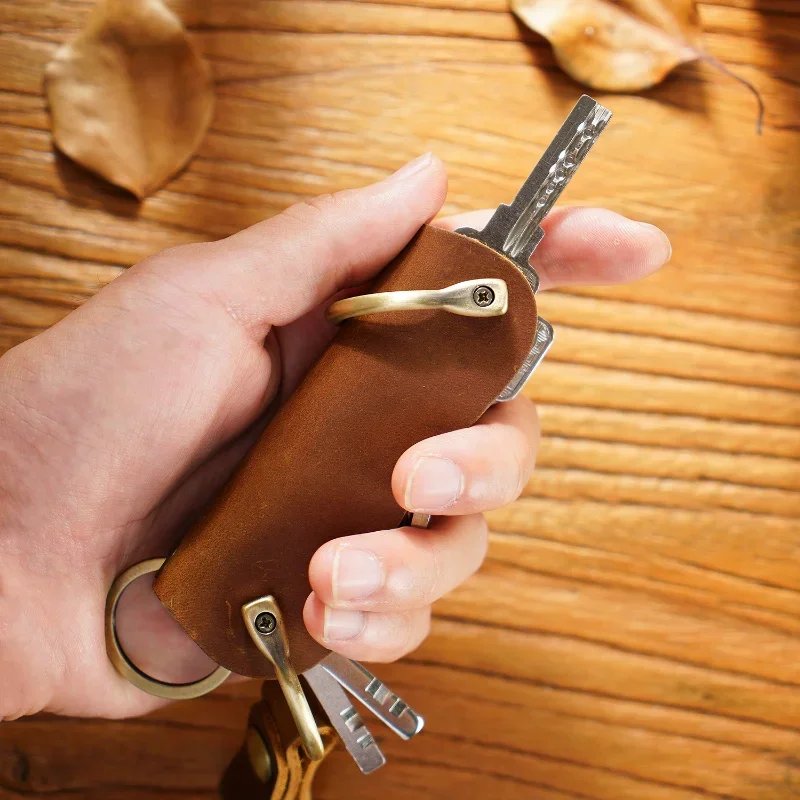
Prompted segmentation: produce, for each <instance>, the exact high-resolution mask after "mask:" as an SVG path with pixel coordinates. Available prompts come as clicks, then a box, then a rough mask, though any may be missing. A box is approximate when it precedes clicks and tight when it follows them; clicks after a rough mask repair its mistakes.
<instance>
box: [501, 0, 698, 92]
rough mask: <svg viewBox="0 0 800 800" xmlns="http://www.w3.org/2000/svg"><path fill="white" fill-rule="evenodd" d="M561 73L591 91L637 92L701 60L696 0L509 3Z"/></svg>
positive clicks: (537, 0)
mask: <svg viewBox="0 0 800 800" xmlns="http://www.w3.org/2000/svg"><path fill="white" fill-rule="evenodd" d="M512 8H513V9H514V11H515V13H516V14H517V15H518V16H519V18H520V19H521V20H522V21H523V22H524V23H525V24H526V25H528V26H529V27H530V28H532V29H533V30H534V31H536V32H537V33H539V34H541V35H542V36H544V37H545V38H546V39H547V40H548V41H549V42H550V44H552V45H553V51H554V53H555V57H556V60H557V61H558V63H559V64H560V66H561V68H562V69H563V70H564V71H565V72H566V73H567V74H568V75H570V76H571V77H573V78H574V79H575V80H577V81H580V82H581V83H583V84H586V85H587V86H591V87H592V88H594V89H601V90H606V91H614V92H620V91H635V90H637V89H646V88H648V87H650V86H653V85H654V84H656V83H658V82H659V81H661V80H662V79H663V78H664V77H665V76H666V75H667V73H668V72H669V71H670V70H672V69H674V68H675V67H677V66H678V64H683V63H685V62H687V61H693V60H694V59H696V58H700V57H701V51H700V49H699V38H700V34H701V28H700V22H699V19H698V16H697V8H696V4H695V2H694V0H619V1H618V2H615V0H512Z"/></svg>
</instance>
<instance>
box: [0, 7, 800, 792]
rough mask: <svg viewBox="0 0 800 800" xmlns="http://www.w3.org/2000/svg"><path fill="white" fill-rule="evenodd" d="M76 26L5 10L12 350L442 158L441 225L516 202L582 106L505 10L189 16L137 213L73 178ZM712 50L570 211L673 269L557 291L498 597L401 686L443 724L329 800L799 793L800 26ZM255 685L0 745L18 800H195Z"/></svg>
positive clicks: (6, 329) (3, 241)
mask: <svg viewBox="0 0 800 800" xmlns="http://www.w3.org/2000/svg"><path fill="white" fill-rule="evenodd" d="M90 5H91V3H90V2H89V1H88V0H40V1H39V2H35V3H34V2H30V0H3V2H0V32H1V33H0V90H2V94H1V95H0V181H1V182H2V183H1V184H0V187H1V188H0V214H1V215H2V216H1V217H0V341H1V343H2V347H3V348H7V347H10V346H11V345H13V344H14V343H16V342H19V341H21V340H22V339H24V338H26V337H28V336H31V335H33V334H35V333H36V332H37V331H39V330H41V329H42V328H44V327H46V326H48V325H50V324H52V323H53V322H55V321H56V320H58V319H59V318H60V317H61V316H62V315H64V314H65V313H67V312H68V311H69V310H70V309H71V308H73V307H74V306H75V305H77V304H79V303H80V302H81V301H83V300H84V299H85V298H86V297H87V296H89V295H91V294H92V293H93V292H95V291H97V290H98V289H99V288H100V287H101V286H102V285H103V284H104V283H106V282H107V281H109V280H110V279H112V278H113V277H114V276H115V275H117V274H118V273H119V271H120V270H121V269H123V268H124V267H125V266H127V265H130V264H132V263H133V262H135V261H137V260H138V259H140V258H142V257H144V256H146V255H148V254H149V253H152V252H154V251H156V250H159V249H161V248H163V247H166V246H169V245H174V244H177V243H182V242H192V241H198V240H203V239H207V238H214V237H220V236H224V235H226V234H229V233H231V232H233V231H235V230H238V229H240V228H242V227H244V226H246V225H249V224H251V223H253V222H255V221H257V220H260V219H262V218H264V217H266V216H269V215H271V214H274V213H276V212H278V211H279V210H280V209H282V208H284V207H285V206H286V205H288V204H289V203H291V202H293V201H294V200H296V199H298V198H300V197H305V196H309V195H314V194H317V193H320V192H329V191H334V190H336V189H341V188H344V187H349V186H357V185H359V184H363V183H365V182H367V181H371V180H373V179H375V178H379V177H381V176H383V175H386V174H387V173H388V172H389V171H390V170H392V169H394V168H396V167H398V166H399V165H400V164H401V163H403V162H404V161H405V160H407V159H409V158H411V157H412V156H415V155H417V154H419V153H421V152H423V151H425V150H427V149H432V150H434V151H436V152H437V153H438V154H439V155H440V156H441V157H442V158H443V159H444V160H445V162H446V163H447V164H448V166H449V169H450V176H451V183H450V193H449V196H448V200H447V206H446V208H445V211H446V212H456V211H461V210H466V209H471V208H475V207H483V206H494V205H496V204H497V203H499V202H502V201H507V200H509V199H510V198H511V197H512V195H513V193H514V191H515V189H516V187H517V186H518V184H519V181H520V179H521V178H522V177H523V175H524V174H526V173H527V170H528V169H529V167H530V166H531V165H532V163H533V161H534V160H535V159H536V158H537V157H538V155H539V153H540V151H541V150H542V149H543V147H544V145H545V144H546V143H547V142H548V141H549V138H550V136H551V135H552V133H553V132H554V130H555V129H556V127H557V126H558V124H559V123H560V121H561V119H562V118H563V116H564V115H565V113H566V112H567V110H568V109H569V108H570V107H571V105H572V103H573V102H574V101H575V99H576V97H577V95H578V94H579V93H580V87H578V86H577V85H576V84H574V83H573V82H571V81H570V80H569V79H568V78H566V77H565V76H564V75H563V74H562V73H561V72H560V71H559V70H558V68H557V67H556V65H555V62H554V59H553V56H552V54H551V51H550V49H549V47H548V45H547V44H546V43H545V42H544V41H543V40H541V39H539V38H538V37H537V36H535V35H533V34H531V33H529V32H528V31H526V30H525V29H524V28H523V27H522V26H520V25H519V24H518V23H517V22H515V20H514V18H513V17H512V16H511V15H510V14H509V13H508V12H507V10H506V3H505V0H380V1H379V0H374V1H373V2H363V3H360V2H349V1H348V0H341V1H340V0H328V1H325V0H316V1H315V0H294V1H293V2H289V1H288V0H286V1H285V2H268V0H180V1H179V2H175V4H174V7H175V8H176V10H177V11H178V13H179V14H180V15H181V17H182V19H184V21H185V22H186V24H187V25H188V26H189V27H190V29H191V30H192V31H193V34H194V36H195V39H196V41H197V43H198V44H199V46H200V47H201V48H202V49H203V51H204V52H205V54H206V55H207V57H208V59H209V60H210V61H211V63H212V65H213V68H214V71H215V74H216V78H217V80H218V104H217V110H216V117H215V121H214V124H213V128H212V130H211V132H210V133H209V134H208V136H207V137H206V140H205V142H204V143H203V146H202V148H201V150H200V152H199V154H198V155H197V157H196V158H195V159H194V160H193V161H192V162H191V164H190V166H189V168H188V169H187V170H186V171H185V172H183V173H182V174H181V175H180V176H179V177H177V178H176V179H175V180H173V181H172V182H171V183H170V184H169V185H168V186H167V187H166V188H164V189H163V190H161V191H159V192H158V193H157V194H155V195H154V196H153V197H151V198H149V199H148V200H147V201H145V202H144V203H142V204H138V203H136V202H134V200H132V199H131V198H130V197H128V196H126V195H124V194H123V193H122V192H120V191H117V190H115V189H113V188H110V187H108V186H105V185H104V184H103V183H102V182H100V181H99V180H96V179H94V178H93V177H91V176H90V175H88V174H86V173H85V172H83V171H82V170H81V169H80V168H78V167H76V166H75V165H73V164H71V163H70V162H69V161H67V160H66V159H64V158H62V157H60V156H58V155H56V154H54V152H53V150H52V145H51V140H50V135H49V119H48V115H47V111H46V107H45V102H44V99H43V96H42V90H41V80H42V69H43V66H44V64H45V63H46V62H47V61H48V59H49V58H50V57H51V55H52V53H53V51H54V50H55V49H56V47H57V45H58V43H60V42H62V41H63V40H65V39H67V38H68V37H69V36H71V35H73V33H74V32H75V31H76V30H77V29H78V28H79V27H80V25H81V23H82V21H83V19H84V17H85V15H86V13H87V11H88V9H89V7H90ZM700 10H701V14H702V20H703V24H704V27H705V30H706V37H705V41H706V45H707V47H708V50H709V52H710V53H712V54H713V55H714V56H716V57H718V58H720V59H722V60H724V61H725V62H726V63H727V64H729V65H730V66H731V67H733V68H734V69H735V70H736V71H737V72H738V73H739V74H740V75H742V76H744V77H746V78H747V79H748V80H750V81H752V82H753V83H754V84H755V85H756V86H758V88H759V89H760V91H761V92H762V94H763V96H764V99H765V101H766V104H767V115H766V124H765V129H764V134H763V135H762V136H761V137H759V136H757V135H756V133H755V110H754V104H753V102H752V99H751V97H750V96H749V95H748V94H747V93H746V92H745V91H744V90H743V89H742V88H741V87H740V86H738V85H737V84H736V83H734V82H733V81H731V80H729V79H727V78H726V77H724V76H723V75H721V74H719V73H716V72H714V71H712V70H711V69H709V68H707V67H699V66H688V67H685V68H682V69H681V70H679V71H678V72H677V73H676V74H675V75H674V76H673V77H672V78H670V79H669V80H668V81H667V82H666V83H665V84H663V85H662V86H660V87H659V88H657V89H655V90H653V91H650V92H647V93H644V94H642V95H641V96H636V97H634V96H600V97H599V99H600V100H601V101H602V102H604V103H606V104H607V105H609V106H611V107H612V109H613V110H614V112H615V118H614V122H613V123H612V125H611V126H610V127H609V129H608V131H607V132H606V133H605V134H604V136H603V138H602V140H601V142H600V144H599V145H598V146H597V148H596V150H595V151H594V153H593V154H592V156H591V157H590V158H589V160H588V161H587V162H586V164H585V166H584V167H583V168H582V169H581V173H580V176H579V179H578V180H576V181H575V182H574V184H573V185H572V186H571V187H570V189H569V191H568V193H567V197H566V200H567V202H570V203H580V204H597V205H604V206H608V207H610V208H613V209H615V210H617V211H620V212H622V213H623V214H627V215H629V216H631V217H634V218H636V219H642V220H646V221H649V222H652V223H655V224H657V225H660V226H661V227H662V228H664V229H665V230H666V231H667V232H668V233H669V235H670V237H671V238H672V242H673V244H674V256H673V259H672V262H671V264H670V265H669V266H668V267H667V268H666V269H664V270H663V271H662V272H660V273H659V274H658V275H656V276H654V277H652V278H650V279H648V280H646V281H643V282H641V283H637V284H635V285H631V286H625V287H618V288H606V287H599V288H580V289H573V290H570V291H568V292H552V293H548V294H547V295H546V296H543V297H542V300H541V304H542V307H543V310H544V314H545V315H546V316H547V318H548V319H549V320H551V321H552V322H553V323H555V325H556V326H557V329H558V341H557V345H556V346H555V347H554V349H553V351H552V353H551V355H550V356H549V357H548V359H547V361H546V363H545V364H544V366H543V367H542V368H541V370H540V371H539V372H538V373H537V375H536V378H535V380H534V381H533V382H532V383H531V384H530V385H529V388H528V390H527V391H528V392H529V393H530V395H531V396H532V397H535V398H536V399H537V400H538V401H539V403H540V404H541V416H542V423H543V428H544V434H545V437H544V442H543V445H542V451H541V456H540V459H539V469H538V471H537V474H536V476H535V478H534V479H533V480H532V481H531V482H530V484H529V485H528V487H527V489H526V491H525V494H524V496H523V497H522V498H521V499H520V500H519V501H518V502H517V503H515V504H513V505H512V506H510V507H508V508H506V509H504V510H502V511H499V512H497V513H494V514H492V515H491V524H492V528H493V530H494V532H495V533H494V537H493V541H492V547H491V553H490V556H489V559H488V561H487V563H486V566H485V567H484V569H483V570H482V571H481V573H480V574H479V575H478V576H477V577H475V578H474V579H472V580H471V581H470V582H469V583H468V584H467V585H466V586H464V587H463V588H461V589H459V590H458V591H456V592H454V593H453V594H452V596H450V597H448V598H447V599H445V600H444V601H442V602H441V603H439V604H438V606H437V609H436V612H437V613H436V622H435V625H434V630H433V634H432V636H431V637H430V639H429V640H428V641H427V642H426V643H425V645H424V646H423V647H422V648H421V649H420V650H419V651H418V652H416V653H414V654H413V655H412V656H411V657H410V658H408V659H406V660H405V661H404V662H403V663H401V664H398V665H394V666H392V667H389V668H385V669H383V670H382V673H381V674H382V675H383V676H385V678H386V679H387V680H389V681H390V682H392V683H394V684H396V685H397V686H398V687H399V688H400V689H402V690H403V692H404V693H405V694H407V695H408V697H409V698H410V699H411V700H413V702H414V704H415V705H417V706H418V707H419V708H420V709H422V710H424V712H425V714H426V716H427V718H428V730H427V732H426V733H425V734H424V736H422V737H420V738H419V740H417V741H414V742H412V743H410V744H407V745H406V744H401V743H398V742H395V741H394V740H393V739H391V738H387V737H385V736H381V738H382V740H383V742H384V744H385V747H386V750H387V753H388V756H389V758H390V761H391V765H390V766H389V767H387V768H386V769H384V770H383V771H382V772H381V773H378V774H377V775H375V776H374V777H372V778H370V779H361V778H360V777H359V776H358V775H357V772H356V770H355V767H354V766H353V765H352V764H351V763H349V760H348V757H347V756H346V755H344V754H338V755H336V756H335V757H334V758H333V759H332V762H330V763H328V764H326V765H325V768H324V770H323V772H322V773H321V775H320V777H319V779H318V782H317V797H318V798H320V800H344V799H345V798H348V800H362V799H363V800H366V799H367V798H376V797H380V798H382V800H395V798H442V797H449V796H453V797H462V798H503V799H504V800H516V799H517V798H541V799H542V800H567V798H569V799H570V800H576V799H578V798H579V799H580V800H643V799H646V800H649V799H650V798H652V800H707V799H708V798H736V800H784V799H787V800H788V798H795V797H798V796H800V638H798V635H799V634H800V524H798V516H799V515H800V494H798V491H797V490H798V484H800V470H799V469H798V458H800V398H799V397H798V393H797V390H798V388H800V369H798V364H799V363H800V362H799V361H798V356H800V332H799V329H798V327H797V323H798V312H800V264H799V263H798V242H799V241H800V231H799V230H798V211H800V202H798V184H799V183H800V166H799V164H800V160H799V157H800V102H799V101H800V83H799V82H798V76H800V4H798V3H797V2H795V1H794V0H719V2H716V0H714V2H710V3H704V4H702V5H701V6H700ZM255 694H256V686H255V685H252V684H246V685H241V686H236V687H231V688H225V689H223V690H221V691H218V692H217V693H216V694H214V695H212V696H210V697H206V698H203V699H200V700H197V701H194V702H191V703H185V704H180V705H174V706H172V707H170V708H168V709H166V710H164V711H162V712H161V713H158V714H155V715H153V716H151V717H149V718H146V719H141V720H130V721H126V722H102V721H87V720H82V721H78V720H60V719H52V718H35V719H30V720H25V721H21V722H17V723H9V724H6V725H3V726H2V727H1V728H0V796H2V797H4V798H30V797H38V796H45V795H46V796H47V797H52V798H61V797H64V798H67V797H69V798H103V800H128V799H129V798H134V797H140V796H147V797H149V798H154V799H155V800H158V798H176V797H181V798H189V797H208V796H213V795H214V793H215V786H216V781H217V778H218V776H219V774H220V772H221V771H222V769H223V768H224V766H225V764H226V763H227V761H228V759H229V757H230V755H231V754H232V752H233V751H234V750H235V749H236V748H237V746H238V744H239V740H240V737H241V733H242V725H243V721H244V717H245V715H246V712H247V708H248V706H249V704H250V702H251V701H252V700H253V698H254V697H255Z"/></svg>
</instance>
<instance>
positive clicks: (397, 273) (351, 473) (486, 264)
mask: <svg viewBox="0 0 800 800" xmlns="http://www.w3.org/2000/svg"><path fill="white" fill-rule="evenodd" d="M483 277H497V278H502V279H503V280H505V281H506V283H507V284H508V289H509V310H508V313H507V314H505V315H504V316H502V317H491V318H474V317H460V316H456V315H454V314H449V313H446V312H444V311H429V310H426V311H405V312H393V313H389V314H380V315H373V316H369V317H361V318H358V319H353V320H350V321H348V322H346V323H344V324H343V325H342V328H341V330H340V331H339V333H338V334H337V335H336V337H335V338H334V340H333V342H332V344H331V345H330V347H329V348H328V349H327V350H326V352H325V353H324V354H323V355H322V357H321V358H320V360H319V361H318V362H317V364H316V365H315V366H314V367H313V368H312V370H311V371H310V372H309V373H308V375H307V377H306V379H305V380H304V382H303V383H302V384H301V385H300V387H299V388H298V389H297V391H296V392H295V393H294V394H293V395H292V397H291V398H289V400H288V401H287V402H286V403H285V404H284V406H283V407H282V408H281V409H280V410H279V411H278V413H277V414H276V416H275V418H274V419H273V421H272V422H271V423H270V425H269V427H268V428H267V429H266V430H265V432H264V433H263V435H262V436H261V438H260V439H259V441H258V443H257V444H256V445H255V447H254V448H253V449H252V451H251V452H250V454H249V455H248V457H247V458H246V459H245V460H244V462H243V463H242V465H241V466H240V468H239V470H238V471H237V472H236V474H235V475H234V477H233V478H232V479H231V481H230V482H229V484H228V485H227V486H226V488H225V489H224V490H223V492H222V493H221V495H220V497H219V498H218V500H217V501H216V503H215V504H214V505H213V507H212V508H211V510H210V511H209V513H207V514H206V515H205V517H204V518H203V519H202V520H201V521H200V523H199V524H198V525H197V526H196V527H195V528H194V529H193V530H192V531H190V533H189V534H188V535H187V536H186V537H185V539H184V540H183V542H182V543H181V544H180V546H179V547H178V548H177V549H176V550H175V552H174V553H173V554H172V556H171V557H170V558H169V559H168V560H167V562H166V564H165V565H164V566H163V567H162V569H161V571H160V573H159V574H158V576H157V578H156V581H155V584H154V590H155V592H156V594H157V595H158V597H159V598H160V599H161V601H162V603H163V604H164V605H165V606H166V608H168V609H169V611H170V612H171V613H172V614H173V616H174V617H175V619H176V620H177V621H178V622H179V623H180V625H181V626H182V627H183V628H184V630H186V632H187V633H188V634H189V635H190V636H191V637H192V638H193V639H194V640H195V641H196V642H197V643H198V644H199V645H200V647H201V648H202V649H203V650H204V651H205V652H206V653H207V654H208V655H209V656H210V657H211V658H212V659H213V660H214V661H216V662H217V663H218V664H221V665H223V666H225V667H227V668H228V669H230V670H233V671H234V672H237V673H239V674H242V675H249V676H253V677H274V672H273V670H272V667H271V665H270V664H269V663H268V662H267V660H266V659H265V658H264V657H263V656H262V655H261V654H260V653H259V651H258V650H257V649H256V647H255V645H253V644H252V642H251V641H250V639H249V637H248V635H247V632H246V630H245V627H244V623H243V621H242V616H241V611H240V609H241V607H242V605H243V604H244V603H246V602H248V601H250V600H253V599H255V598H257V597H261V596H264V595H267V594H272V595H273V596H274V597H275V598H276V600H277V601H278V603H279V604H280V607H281V610H282V612H283V616H284V620H285V622H286V625H287V629H288V637H289V644H290V651H291V659H292V661H293V663H294V666H295V668H296V669H297V671H298V672H303V671H305V670H306V669H308V668H310V667H312V666H313V665H314V664H316V663H318V662H319V661H320V660H321V659H322V658H323V657H324V656H325V654H326V652H327V651H326V650H325V649H324V648H323V647H322V646H321V645H319V644H317V643H316V642H315V641H314V640H313V639H312V638H311V637H310V636H309V635H308V633H307V631H306V629H305V626H304V624H303V617H302V611H303V605H304V603H305V601H306V598H307V596H308V594H309V592H310V586H309V582H308V575H307V570H308V563H309V561H310V559H311V556H312V555H313V553H314V552H315V551H316V550H317V548H318V547H320V545H322V544H323V543H324V542H326V541H328V540H330V539H333V538H336V537H340V536H346V535H349V534H357V533H363V532H365V531H373V530H382V529H386V528H392V527H396V526H397V525H399V524H400V521H401V519H402V517H403V513H404V512H403V510H402V509H401V508H400V507H399V506H398V505H397V503H396V502H395V500H394V497H393V496H392V492H391V486H390V479H391V475H392V470H393V468H394V465H395V463H396V462H397V459H398V458H399V457H400V455H401V454H402V453H403V452H404V451H405V450H406V449H407V448H409V447H410V446H411V445H413V444H415V443H417V442H419V441H421V440H422V439H425V438H427V437H429V436H434V435H436V434H440V433H444V432H446V431H451V430H455V429H458V428H463V427H466V426H469V425H472V424H473V423H474V422H476V421H477V420H478V419H479V418H480V417H481V415H482V414H483V413H484V411H485V410H486V409H487V408H488V407H489V406H490V405H491V404H492V403H493V402H494V400H495V399H496V397H497V396H498V395H499V394H500V392H501V391H502V390H503V388H504V387H505V386H506V385H507V384H508V383H509V381H510V380H511V379H512V378H513V377H514V375H515V373H516V372H517V370H518V369H519V367H520V366H521V364H522V362H523V361H524V359H525V356H526V355H527V354H528V351H529V350H530V348H531V346H532V344H533V341H534V338H535V333H536V300H535V297H534V295H533V292H532V290H531V287H530V285H529V284H528V282H527V280H526V279H525V277H524V275H522V273H521V272H520V271H519V270H518V269H517V268H516V267H515V266H514V265H513V264H512V263H511V262H510V261H509V260H508V259H506V258H505V257H504V256H502V255H499V254H498V253H496V252H494V251H493V250H491V249H489V248H488V247H486V246H485V245H483V244H480V243H479V242H476V241H474V240H471V239H468V238H466V237H464V236H462V235H460V234H456V233H452V232H450V231H444V230H441V229H439V228H432V227H429V226H424V227H423V228H422V229H421V230H420V231H419V233H418V234H417V235H416V236H415V237H414V239H413V240H412V241H411V242H410V243H409V245H408V246H407V247H406V249H405V250H404V251H403V252H402V253H401V254H400V255H399V256H398V257H397V258H396V259H395V260H394V261H393V262H392V263H391V264H390V265H389V266H388V267H387V268H386V269H385V270H384V272H383V273H381V275H380V276H379V278H378V280H377V281H376V284H375V286H374V287H373V288H374V291H397V290H402V289H436V288H441V287H443V286H448V285H450V284H453V283H456V282H458V281H463V280H470V279H473V278H483Z"/></svg>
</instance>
